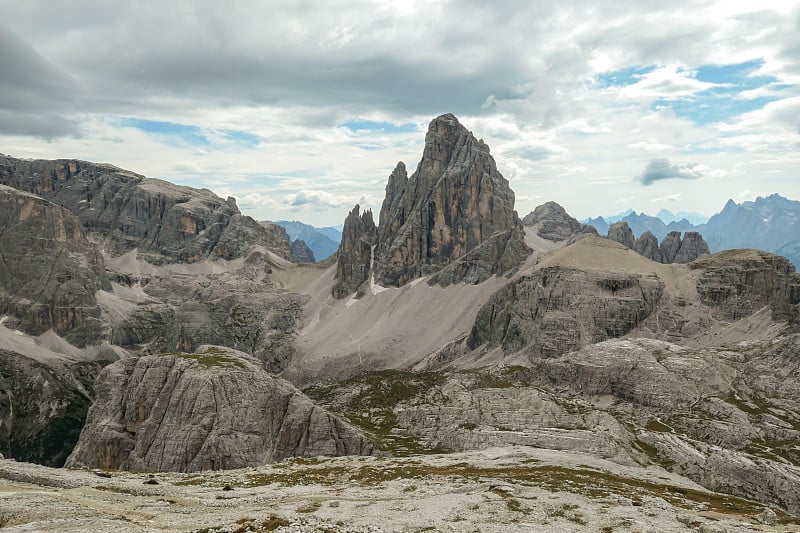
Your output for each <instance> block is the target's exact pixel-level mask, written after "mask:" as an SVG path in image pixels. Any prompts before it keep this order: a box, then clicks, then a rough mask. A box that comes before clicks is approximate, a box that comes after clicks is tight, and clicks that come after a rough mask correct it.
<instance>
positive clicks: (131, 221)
mask: <svg viewBox="0 0 800 533" xmlns="http://www.w3.org/2000/svg"><path fill="white" fill-rule="evenodd" d="M0 184H4V185H8V186H10V187H13V188H15V189H19V190H23V191H27V192H30V193H33V194H36V195H39V196H41V197H43V198H45V199H47V200H50V201H51V202H53V203H55V204H58V205H60V206H62V207H64V208H66V209H68V210H69V211H71V212H72V213H73V214H74V215H75V216H76V217H77V219H78V220H79V221H80V223H81V224H82V225H83V227H84V228H85V231H86V232H87V233H89V234H91V235H92V236H93V237H95V238H96V239H98V240H101V241H102V242H103V244H104V247H105V249H106V251H107V252H109V253H110V254H111V255H121V254H123V253H126V252H129V251H131V250H133V249H134V248H135V249H137V250H138V252H139V254H140V255H141V257H142V258H144V259H146V260H148V261H150V262H152V263H155V264H161V263H164V262H175V261H177V262H189V263H191V262H195V261H199V260H201V259H205V258H208V257H221V258H223V259H233V258H235V257H241V256H242V255H245V254H246V253H249V252H250V251H252V247H253V246H254V245H262V246H265V247H267V248H268V249H270V250H271V251H273V252H275V253H277V254H278V255H280V256H281V257H284V258H285V259H290V257H291V254H290V249H289V243H288V241H284V240H283V235H285V232H281V233H279V232H276V231H269V230H267V229H265V228H263V227H262V226H260V225H259V224H258V223H257V222H256V221H254V220H253V219H252V218H250V217H245V216H242V215H241V214H240V213H239V209H238V208H237V207H236V202H235V200H234V199H233V198H228V199H227V200H223V199H221V198H220V197H218V196H217V195H215V194H214V193H212V192H211V191H209V190H208V189H193V188H191V187H183V186H179V185H174V184H171V183H168V182H165V181H162V180H157V179H149V178H145V177H144V176H140V175H138V174H134V173H133V172H129V171H126V170H122V169H119V168H117V167H114V166H112V165H106V164H96V163H88V162H85V161H78V160H74V159H70V160H64V159H59V160H54V161H47V160H22V159H15V158H11V157H6V156H0Z"/></svg>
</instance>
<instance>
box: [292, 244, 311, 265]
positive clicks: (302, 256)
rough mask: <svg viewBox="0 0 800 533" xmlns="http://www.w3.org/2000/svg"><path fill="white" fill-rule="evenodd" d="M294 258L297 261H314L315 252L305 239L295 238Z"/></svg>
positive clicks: (293, 245)
mask: <svg viewBox="0 0 800 533" xmlns="http://www.w3.org/2000/svg"><path fill="white" fill-rule="evenodd" d="M291 250H292V260H293V261H294V262H295V263H314V262H316V259H315V258H314V252H313V251H311V248H309V247H308V246H307V245H306V243H305V241H302V240H300V239H295V240H293V241H292V249H291Z"/></svg>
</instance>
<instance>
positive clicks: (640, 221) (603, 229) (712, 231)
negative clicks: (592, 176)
mask: <svg viewBox="0 0 800 533" xmlns="http://www.w3.org/2000/svg"><path fill="white" fill-rule="evenodd" d="M679 216H680V217H681V218H680V219H679V218H678V217H679ZM798 220H800V201H796V200H789V199H788V198H784V197H783V196H781V195H779V194H772V195H770V196H768V197H766V198H764V197H761V196H759V197H758V198H756V199H755V200H754V201H752V202H743V203H741V204H737V203H736V202H734V201H733V200H728V202H727V203H726V204H725V207H724V208H723V209H722V211H720V212H719V213H717V214H716V215H714V216H712V217H711V218H710V219H708V220H707V221H705V222H704V223H703V216H702V215H700V214H698V213H687V212H683V211H679V212H678V213H677V214H673V213H672V212H670V211H669V210H667V209H662V210H660V211H659V212H658V214H657V215H656V216H650V215H646V214H644V213H636V212H635V211H633V210H628V211H626V212H624V213H621V214H620V215H615V216H611V217H607V218H604V217H597V218H589V219H586V220H582V222H584V223H586V224H589V225H591V226H594V227H595V229H597V231H598V233H600V234H601V235H605V234H607V233H608V228H609V226H610V225H611V224H613V223H614V222H618V221H623V222H627V223H628V225H629V226H630V227H631V230H633V233H634V235H635V236H636V237H639V236H640V235H641V234H642V233H644V232H645V231H649V232H651V233H652V234H653V235H655V236H656V237H657V238H658V239H659V240H661V239H663V238H664V237H665V236H666V235H667V234H668V233H669V232H670V231H681V232H686V231H699V232H700V233H702V234H703V237H705V240H706V242H708V246H709V248H711V251H712V252H719V251H721V250H729V249H734V248H757V249H760V250H766V251H768V252H774V253H777V254H781V255H783V256H785V257H786V258H788V259H789V260H790V261H792V262H793V263H794V264H795V266H797V265H800V224H798Z"/></svg>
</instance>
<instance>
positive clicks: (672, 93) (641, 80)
mask: <svg viewBox="0 0 800 533" xmlns="http://www.w3.org/2000/svg"><path fill="white" fill-rule="evenodd" d="M696 75H697V73H696V72H695V71H692V70H687V69H686V68H685V67H684V66H682V65H667V66H664V67H661V68H657V69H655V70H653V71H651V72H648V73H646V74H641V75H636V77H637V78H638V81H637V82H636V83H633V84H630V85H625V86H623V87H622V88H621V89H620V90H619V93H618V98H620V99H629V100H658V99H664V100H676V99H679V98H686V97H690V96H693V95H695V94H697V93H701V92H703V91H708V90H709V89H713V88H714V87H716V86H717V84H715V83H709V82H705V81H700V80H698V79H697V78H696Z"/></svg>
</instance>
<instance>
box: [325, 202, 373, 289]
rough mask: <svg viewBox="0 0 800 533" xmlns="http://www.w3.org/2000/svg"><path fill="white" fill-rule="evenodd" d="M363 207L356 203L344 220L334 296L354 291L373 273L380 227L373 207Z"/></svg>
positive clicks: (337, 255) (337, 257)
mask: <svg viewBox="0 0 800 533" xmlns="http://www.w3.org/2000/svg"><path fill="white" fill-rule="evenodd" d="M360 210H361V207H360V206H359V205H356V206H355V207H354V208H353V210H352V211H350V214H349V215H347V218H346V219H345V221H344V228H343V229H342V242H341V243H340V244H339V251H338V252H336V278H335V279H334V283H333V289H332V291H331V292H332V294H333V297H334V298H344V297H345V296H349V295H350V294H353V293H354V292H356V291H357V290H358V288H359V287H360V286H361V284H362V283H364V282H365V281H367V279H368V278H369V276H370V269H371V268H372V261H373V248H374V246H375V244H376V242H377V239H378V228H376V227H375V222H374V221H373V220H372V211H371V210H367V211H364V213H363V214H359V213H360Z"/></svg>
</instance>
